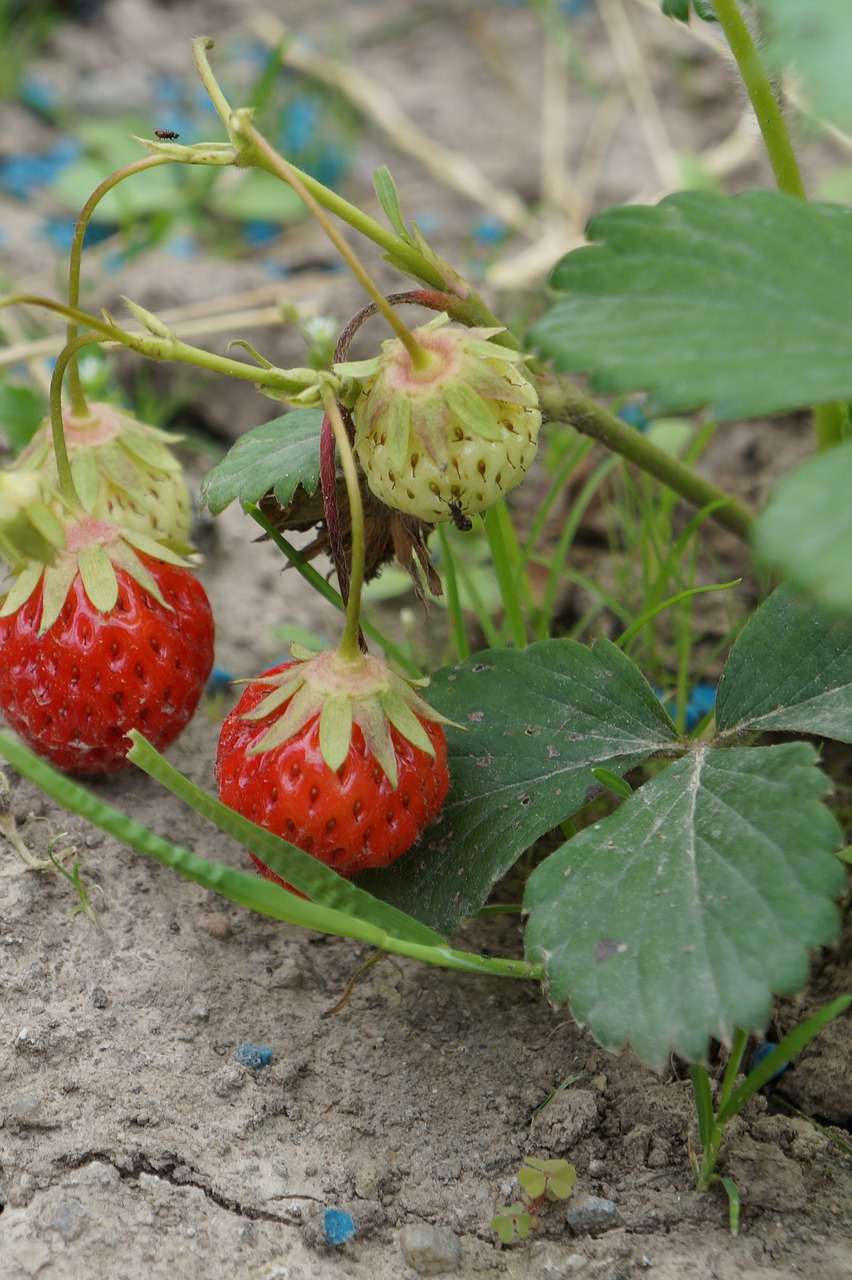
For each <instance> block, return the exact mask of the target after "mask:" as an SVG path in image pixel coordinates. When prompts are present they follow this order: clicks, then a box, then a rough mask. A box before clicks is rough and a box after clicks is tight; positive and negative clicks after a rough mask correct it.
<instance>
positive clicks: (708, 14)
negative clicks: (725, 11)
mask: <svg viewBox="0 0 852 1280" xmlns="http://www.w3.org/2000/svg"><path fill="white" fill-rule="evenodd" d="M660 8H661V9H662V11H663V13H664V14H665V16H666V17H667V18H676V19H677V20H678V22H689V13H690V9H692V10H693V12H694V13H695V15H696V17H698V18H703V20H704V21H705V22H715V21H716V15H715V13H714V12H713V6H712V4H711V0H661V5H660Z"/></svg>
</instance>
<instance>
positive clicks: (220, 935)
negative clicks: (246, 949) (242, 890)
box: [198, 911, 231, 942]
mask: <svg viewBox="0 0 852 1280" xmlns="http://www.w3.org/2000/svg"><path fill="white" fill-rule="evenodd" d="M198 927H199V929H203V930H204V932H205V933H209V934H210V937H211V938H215V939H216V941H217V942H226V941H227V940H228V938H230V936H231V922H230V921H229V919H228V917H227V916H226V915H223V914H222V912H221V911H202V913H201V915H200V916H199V917H198Z"/></svg>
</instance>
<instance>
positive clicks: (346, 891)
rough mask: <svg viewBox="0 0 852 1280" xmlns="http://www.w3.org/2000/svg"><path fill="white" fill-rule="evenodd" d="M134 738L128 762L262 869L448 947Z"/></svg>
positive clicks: (385, 927) (381, 923) (382, 924)
mask: <svg viewBox="0 0 852 1280" xmlns="http://www.w3.org/2000/svg"><path fill="white" fill-rule="evenodd" d="M130 737H131V738H132V740H133V747H132V749H131V751H129V752H128V757H127V758H128V760H130V761H131V763H132V764H135V765H137V766H138V768H140V769H142V770H143V771H144V772H145V773H147V774H149V775H150V776H151V777H152V778H155V779H156V781H157V782H159V783H160V784H161V785H162V786H164V787H165V788H166V789H167V790H168V791H171V793H172V795H175V796H177V797H178V799H179V800H183V802H184V803H185V804H188V805H189V806H190V808H191V809H194V810H195V812H196V813H198V814H200V815H201V817H202V818H207V819H208V821H210V822H212V823H213V825H214V826H216V827H218V829H219V830H220V831H223V832H224V833H225V835H229V836H233V838H234V839H235V840H239V841H240V843H241V844H244V845H245V847H246V848H247V849H248V850H249V851H250V852H251V853H254V854H257V856H258V858H260V860H261V862H262V863H263V864H264V866H267V867H270V868H271V869H272V870H273V871H274V872H275V874H276V875H278V876H280V877H281V879H282V880H286V882H287V883H288V884H292V886H293V888H294V889H298V890H299V892H300V893H305V894H307V895H308V897H309V898H311V899H313V900H314V901H315V902H319V903H321V904H322V905H323V906H326V907H331V908H332V909H334V910H337V911H340V912H342V913H344V914H345V915H347V916H351V917H352V918H354V919H357V920H362V921H364V922H365V923H368V924H371V925H374V926H375V927H376V928H377V929H381V930H382V932H383V933H387V934H389V935H390V936H392V937H396V938H400V939H403V940H405V941H408V942H417V943H419V944H422V945H425V946H443V945H444V939H443V938H442V937H441V935H440V934H438V933H435V932H434V930H432V929H430V928H428V926H427V925H425V924H421V923H420V921H419V920H415V919H414V917H413V916H409V915H406V913H405V912H404V911H400V910H399V909H398V908H397V907H391V906H389V904H388V903H386V902H380V901H379V899H378V898H374V897H373V896H372V894H369V893H366V892H365V890H363V889H358V888H356V887H355V885H354V884H350V883H349V881H348V880H344V879H343V877H342V876H339V875H338V874H337V872H336V871H332V869H331V868H330V867H326V866H324V864H323V863H321V862H318V861H317V859H316V858H312V857H311V855H310V854H309V853H305V852H304V851H303V850H302V849H297V848H296V846H295V845H292V844H289V843H288V842H287V841H286V840H282V839H280V837H278V836H275V835H273V834H272V833H271V832H270V831H266V830H265V829H264V828H263V827H259V826H257V824H256V823H254V822H251V821H250V820H249V819H248V818H244V817H243V816H242V814H239V813H235V812H234V810H233V809H229V808H228V807H227V806H226V805H224V804H222V803H221V802H220V801H219V800H216V799H215V798H214V797H213V796H210V795H208V794H207V793H206V792H205V791H202V790H201V789H200V788H199V787H196V786H195V785H194V784H193V783H191V782H190V781H189V779H188V778H185V777H184V776H183V774H181V773H178V771H177V769H175V768H174V767H173V766H172V765H170V764H169V763H168V761H167V760H164V759H163V757H162V756H161V755H160V754H159V752H158V751H155V749H154V748H153V747H152V746H151V744H150V743H149V742H146V740H145V739H144V738H143V737H142V735H141V734H140V733H138V732H137V731H136V730H133V731H132V732H131V734H130Z"/></svg>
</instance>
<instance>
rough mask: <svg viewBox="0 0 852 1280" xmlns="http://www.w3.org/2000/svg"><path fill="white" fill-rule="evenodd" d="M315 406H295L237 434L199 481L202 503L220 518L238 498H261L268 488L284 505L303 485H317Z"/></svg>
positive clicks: (317, 415) (317, 422)
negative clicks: (232, 445) (223, 455)
mask: <svg viewBox="0 0 852 1280" xmlns="http://www.w3.org/2000/svg"><path fill="white" fill-rule="evenodd" d="M322 417H323V415H322V411H321V410H319V409H294V410H293V412H292V413H285V414H283V415H282V417H280V418H274V419H273V420H272V421H271V422H264V423H263V425H262V426H260V427H255V429H254V430H253V431H247V432H246V434H245V435H244V436H241V437H240V439H239V440H238V441H237V443H236V444H235V445H234V447H233V448H232V449H231V450H230V451H229V452H228V454H227V455H226V456H225V457H224V458H223V459H222V461H221V462H220V463H219V464H218V465H217V466H215V467H214V468H213V470H212V471H210V472H209V473H208V475H207V476H206V477H205V479H204V481H203V483H202V485H201V501H202V503H205V504H206V505H207V507H208V509H209V511H210V513H211V515H214V516H218V515H219V514H220V513H221V512H222V511H224V510H225V508H226V507H228V506H230V504H231V503H232V502H234V501H235V500H236V499H239V501H240V502H241V503H242V505H243V506H245V505H246V504H247V503H250V502H252V503H256V502H259V501H260V499H261V498H262V497H263V495H264V494H265V493H268V492H269V491H270V489H271V490H272V492H273V493H274V495H275V498H276V501H277V502H278V503H279V504H280V505H281V506H282V507H284V506H286V505H287V503H288V502H289V501H290V500H291V498H292V497H293V494H294V493H295V492H296V490H297V489H298V488H299V487H300V486H301V488H303V489H305V490H306V491H307V492H308V493H313V492H314V490H315V489H316V487H317V485H318V484H319V445H320V429H321V427H322Z"/></svg>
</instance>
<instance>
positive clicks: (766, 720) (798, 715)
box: [716, 587, 852, 742]
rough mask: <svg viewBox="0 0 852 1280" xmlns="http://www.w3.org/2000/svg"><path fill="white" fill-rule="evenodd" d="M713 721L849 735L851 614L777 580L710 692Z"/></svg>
mask: <svg viewBox="0 0 852 1280" xmlns="http://www.w3.org/2000/svg"><path fill="white" fill-rule="evenodd" d="M716 727H717V729H718V731H719V733H720V734H725V735H734V734H742V733H755V732H763V731H769V730H778V729H783V730H788V731H790V732H798V733H813V734H819V735H820V736H821V737H823V738H836V739H838V740H839V741H841V742H852V621H850V620H849V619H843V620H838V619H837V618H832V617H831V616H829V615H827V614H826V613H825V612H824V611H823V610H821V609H820V608H819V606H818V605H815V604H814V603H813V602H812V601H809V600H804V599H799V600H797V599H796V598H795V597H794V596H793V595H792V594H791V593H790V591H789V590H787V588H782V587H779V589H778V590H777V591H774V592H773V593H772V595H771V596H770V597H769V599H768V600H767V601H766V602H765V603H764V604H763V605H761V607H760V608H759V609H758V610H757V612H756V613H755V614H753V615H752V617H751V618H750V619H749V621H748V623H747V624H746V626H745V627H744V629H743V631H742V632H741V634H740V636H739V638H738V639H737V641H736V643H735V645H734V647H733V649H732V650H731V656H730V657H729V659H728V662H727V665H726V667H725V670H724V671H723V673H722V678H721V680H720V681H719V689H718V693H717V696H716Z"/></svg>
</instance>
